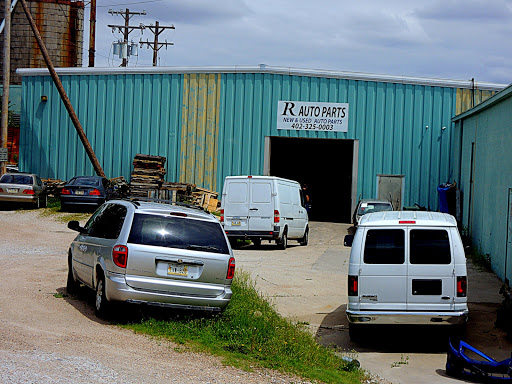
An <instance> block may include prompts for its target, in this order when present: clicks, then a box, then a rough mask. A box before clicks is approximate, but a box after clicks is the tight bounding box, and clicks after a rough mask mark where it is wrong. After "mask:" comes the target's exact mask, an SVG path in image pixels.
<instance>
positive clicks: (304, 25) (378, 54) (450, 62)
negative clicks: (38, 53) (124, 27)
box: [84, 0, 512, 84]
mask: <svg viewBox="0 0 512 384" xmlns="http://www.w3.org/2000/svg"><path fill="white" fill-rule="evenodd" d="M114 1H115V0H111V2H110V3H109V2H107V1H105V2H103V1H102V0H98V10H97V18H98V22H97V31H98V34H97V38H96V41H97V47H96V50H97V60H96V62H97V66H108V65H114V66H119V64H120V62H121V61H120V60H119V59H113V58H112V54H111V53H109V52H110V48H111V42H112V41H113V40H114V39H117V37H119V34H117V35H113V34H112V33H111V30H110V29H109V28H107V27H106V25H107V24H122V23H123V22H124V20H123V19H122V18H121V17H120V16H117V17H113V16H110V15H108V14H107V11H108V9H109V8H112V9H115V10H119V9H121V8H123V9H124V8H126V7H129V8H130V10H131V11H142V9H145V10H146V12H147V15H146V16H134V17H133V18H132V19H131V22H130V23H131V24H132V25H138V24H139V23H144V24H146V25H148V24H150V23H154V22H155V21H156V20H158V21H159V22H160V24H161V25H172V24H174V25H175V27H176V29H175V30H166V31H165V32H164V33H162V34H161V35H160V37H159V39H160V41H163V40H166V39H167V40H168V41H172V42H173V43H174V44H175V45H174V46H171V47H169V48H168V49H167V50H165V48H163V49H161V50H160V51H159V58H160V61H159V63H160V65H162V66H210V65H227V66H233V65H258V64H260V63H265V64H268V65H275V66H286V67H297V68H311V69H327V70H340V71H354V72H370V73H380V74H390V75H406V76H422V77H436V78H450V79H466V78H467V77H468V76H469V77H475V78H477V79H478V80H479V81H486V82H498V83H507V84H508V83H510V82H512V77H511V71H510V70H508V66H507V63H510V62H511V60H510V58H511V57H510V56H511V55H512V54H511V53H510V51H511V50H510V43H509V41H510V38H509V36H510V35H511V32H512V23H511V21H512V11H511V9H512V7H511V4H512V1H511V0H495V1H493V2H488V1H479V0H443V1H434V2H432V1H427V0H422V1H420V0H417V1H415V2H410V1H405V0H389V1H387V2H382V1H377V0H361V1H359V2H348V1H335V0H332V1H331V0H317V1H316V2H311V1H304V0H295V1H292V0H282V1H278V2H276V1H270V0H261V1H249V0H246V1H243V0H219V1H215V2H212V1H207V0H189V1H186V2H183V1H178V0H161V1H151V2H140V3H131V4H126V5H119V3H117V5H112V4H116V3H114ZM87 18H88V12H86V20H85V25H86V30H85V33H84V36H85V37H86V39H87V37H88V19H87ZM137 34H138V32H137V31H134V32H133V33H132V34H130V38H132V39H134V40H135V41H139V39H140V36H137ZM142 38H143V40H144V41H145V40H146V39H148V40H150V41H151V40H152V39H153V35H152V34H151V33H149V31H147V30H146V31H145V32H144V34H143V35H142ZM87 44H88V43H87V41H86V43H85V44H84V46H85V49H84V65H87V62H88V61H87V50H88V46H87ZM151 63H152V51H151V50H146V49H145V48H144V49H142V50H140V54H139V56H138V58H137V59H136V58H134V57H132V58H131V60H130V63H129V65H130V66H134V65H138V66H140V65H144V66H149V65H151Z"/></svg>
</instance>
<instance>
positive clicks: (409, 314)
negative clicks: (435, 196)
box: [345, 211, 468, 339]
mask: <svg viewBox="0 0 512 384" xmlns="http://www.w3.org/2000/svg"><path fill="white" fill-rule="evenodd" d="M345 245H347V246H352V250H351V253H350V264H349V271H348V306H347V311H346V313H347V317H348V320H349V333H350V337H351V339H357V338H358V337H357V336H358V334H359V331H361V328H364V327H366V326H368V325H370V324H419V325H454V326H464V325H465V323H466V321H467V317H468V305H467V273H466V257H465V254H464V248H463V245H462V241H461V238H460V235H459V231H458V229H457V223H456V221H455V218H454V217H453V216H451V215H448V214H445V213H439V212H421V211H392V212H378V213H369V214H366V215H364V216H363V217H362V219H361V222H360V223H359V226H358V228H357V231H356V233H355V235H347V236H346V237H345ZM459 328H463V327H459Z"/></svg>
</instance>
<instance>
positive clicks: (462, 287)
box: [457, 276, 468, 297]
mask: <svg viewBox="0 0 512 384" xmlns="http://www.w3.org/2000/svg"><path fill="white" fill-rule="evenodd" d="M467 293H468V280H467V279H466V276H457V297H466V295H467Z"/></svg>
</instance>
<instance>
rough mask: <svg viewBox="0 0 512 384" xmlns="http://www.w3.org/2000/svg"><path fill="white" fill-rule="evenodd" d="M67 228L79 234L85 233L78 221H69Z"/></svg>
mask: <svg viewBox="0 0 512 384" xmlns="http://www.w3.org/2000/svg"><path fill="white" fill-rule="evenodd" d="M68 228H69V229H71V230H73V231H77V232H80V233H84V232H85V228H84V227H81V226H80V223H79V222H78V221H76V220H71V221H70V222H69V223H68Z"/></svg>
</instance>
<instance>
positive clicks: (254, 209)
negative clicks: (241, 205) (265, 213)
mask: <svg viewBox="0 0 512 384" xmlns="http://www.w3.org/2000/svg"><path fill="white" fill-rule="evenodd" d="M257 210H258V208H250V209H249V211H257Z"/></svg>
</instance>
